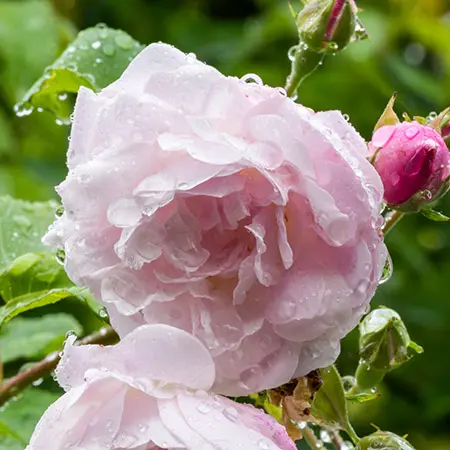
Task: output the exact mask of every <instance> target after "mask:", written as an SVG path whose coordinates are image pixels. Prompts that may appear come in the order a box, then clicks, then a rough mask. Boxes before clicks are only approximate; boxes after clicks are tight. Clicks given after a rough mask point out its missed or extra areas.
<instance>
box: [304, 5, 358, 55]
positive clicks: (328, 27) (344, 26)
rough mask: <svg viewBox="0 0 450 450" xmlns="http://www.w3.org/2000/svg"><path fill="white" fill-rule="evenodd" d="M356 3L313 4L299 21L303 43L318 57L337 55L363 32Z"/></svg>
mask: <svg viewBox="0 0 450 450" xmlns="http://www.w3.org/2000/svg"><path fill="white" fill-rule="evenodd" d="M356 14H357V7H356V4H355V3H354V0H310V1H309V2H308V3H307V4H306V5H305V7H304V8H303V9H302V10H301V11H300V13H299V15H298V17H297V26H298V32H299V36H300V41H301V42H303V43H304V44H306V45H307V46H308V47H309V48H311V50H313V51H315V52H318V53H324V54H326V53H335V52H336V51H338V50H341V49H343V48H345V47H346V46H347V45H348V44H349V42H350V41H351V40H352V39H358V38H360V36H363V35H364V33H361V32H359V33H357V31H360V30H361V29H362V30H364V28H363V27H362V25H361V23H360V22H359V20H358V18H357V15H356Z"/></svg>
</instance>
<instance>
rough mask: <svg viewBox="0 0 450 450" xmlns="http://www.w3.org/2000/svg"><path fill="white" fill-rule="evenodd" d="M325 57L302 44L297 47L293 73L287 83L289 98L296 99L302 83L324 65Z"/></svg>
mask: <svg viewBox="0 0 450 450" xmlns="http://www.w3.org/2000/svg"><path fill="white" fill-rule="evenodd" d="M323 58H324V55H322V54H320V53H316V52H313V51H312V50H310V49H309V48H308V46H305V44H303V43H302V42H301V43H300V44H299V45H298V46H297V50H296V51H295V54H294V60H293V61H292V68H291V73H290V74H289V76H288V78H287V81H286V87H285V89H286V94H287V96H288V97H295V95H296V92H297V89H298V87H299V86H300V84H301V83H302V81H303V80H304V79H305V78H306V77H307V76H308V75H311V74H312V73H313V72H314V71H315V70H316V69H317V68H318V67H319V66H320V65H321V63H322V60H323Z"/></svg>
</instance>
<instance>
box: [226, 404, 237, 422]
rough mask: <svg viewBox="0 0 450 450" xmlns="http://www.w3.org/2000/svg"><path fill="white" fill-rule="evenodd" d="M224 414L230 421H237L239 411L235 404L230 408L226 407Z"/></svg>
mask: <svg viewBox="0 0 450 450" xmlns="http://www.w3.org/2000/svg"><path fill="white" fill-rule="evenodd" d="M223 415H224V416H225V417H226V418H227V419H228V420H229V421H230V422H236V420H237V419H238V417H239V415H238V412H237V409H236V408H234V407H233V406H229V407H228V408H225V409H224V410H223Z"/></svg>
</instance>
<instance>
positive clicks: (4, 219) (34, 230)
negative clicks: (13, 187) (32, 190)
mask: <svg viewBox="0 0 450 450" xmlns="http://www.w3.org/2000/svg"><path fill="white" fill-rule="evenodd" d="M56 207H57V204H56V202H46V203H30V202H25V201H22V200H15V199H12V198H11V197H0V272H1V271H2V270H4V269H5V268H6V267H7V266H8V265H9V264H10V263H11V262H12V261H13V260H14V259H15V258H16V257H18V256H20V255H22V254H24V253H28V252H39V251H42V250H44V249H45V246H44V245H43V244H42V243H41V238H42V236H43V235H44V233H45V232H46V231H47V228H48V226H49V225H50V224H51V223H52V222H53V220H54V212H55V208H56Z"/></svg>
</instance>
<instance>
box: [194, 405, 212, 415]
mask: <svg viewBox="0 0 450 450" xmlns="http://www.w3.org/2000/svg"><path fill="white" fill-rule="evenodd" d="M197 411H198V412H200V413H202V414H207V413H209V412H210V411H211V407H210V406H209V405H208V403H206V402H201V403H199V404H198V405H197Z"/></svg>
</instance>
